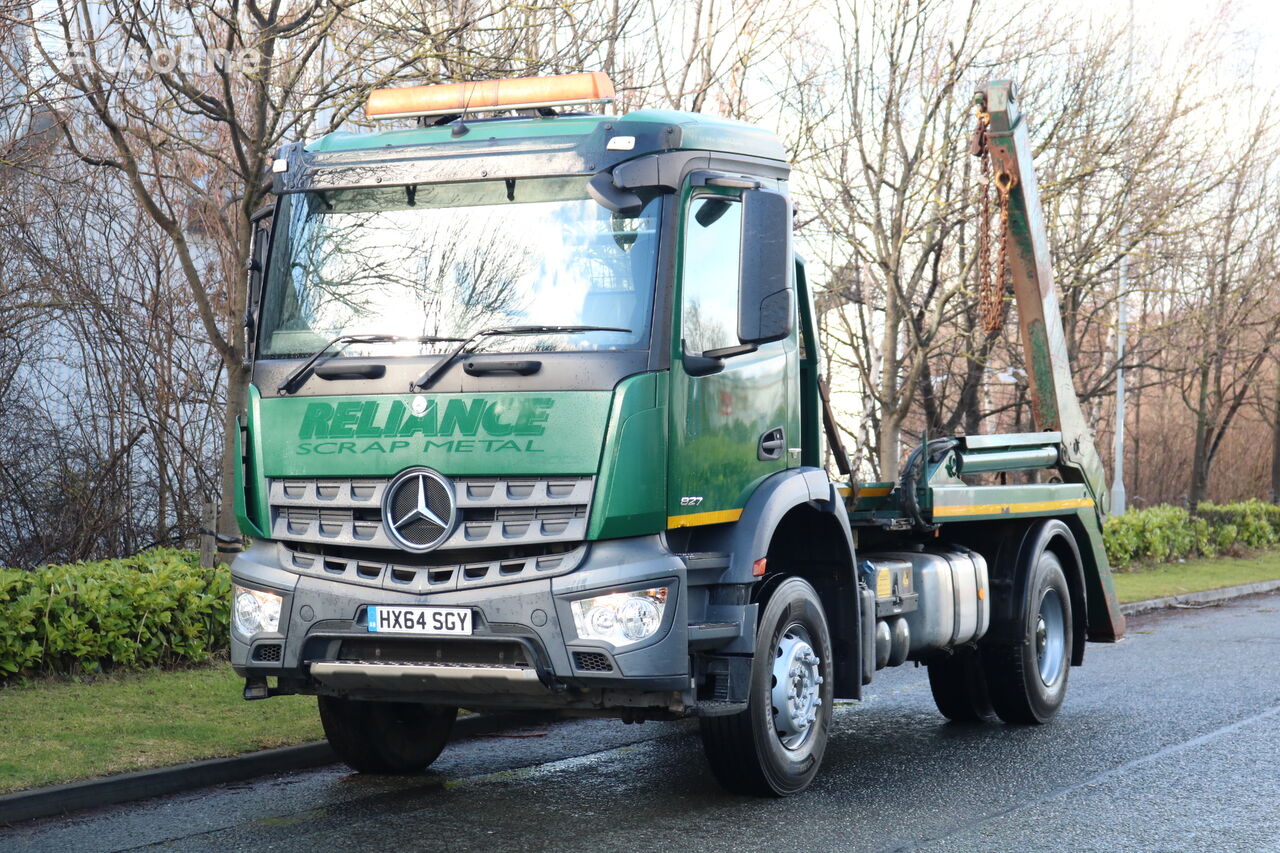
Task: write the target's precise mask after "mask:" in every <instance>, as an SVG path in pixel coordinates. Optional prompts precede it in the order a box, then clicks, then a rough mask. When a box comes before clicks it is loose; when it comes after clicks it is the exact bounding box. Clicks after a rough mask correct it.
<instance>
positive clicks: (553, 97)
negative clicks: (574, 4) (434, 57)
mask: <svg viewBox="0 0 1280 853" xmlns="http://www.w3.org/2000/svg"><path fill="white" fill-rule="evenodd" d="M612 100H613V82H612V81H610V80H609V77H608V75H607V74H603V73H601V72H599V71H592V72H588V73H585V74H561V75H559V76H556V77H524V78H514V79H510V80H482V81H479V82H475V83H444V84H441V85H438V86H409V87H406V88H404V89H374V90H373V91H372V92H370V93H369V103H368V104H367V105H366V106H365V115H367V116H368V117H369V118H371V119H392V118H413V117H416V116H439V115H453V114H456V113H464V112H493V111H498V110H502V111H505V110H520V109H537V108H539V107H563V106H568V105H570V104H604V103H609V102H610V101H612Z"/></svg>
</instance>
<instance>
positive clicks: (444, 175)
mask: <svg viewBox="0 0 1280 853" xmlns="http://www.w3.org/2000/svg"><path fill="white" fill-rule="evenodd" d="M612 94H613V92H612V85H611V84H610V83H609V81H608V80H607V78H605V77H604V76H603V75H600V74H581V75H565V76H561V77H551V78H534V79H526V80H504V81H489V82H486V83H482V84H453V85H446V86H431V87H414V88H408V89H395V90H381V91H378V92H374V93H373V95H372V96H371V97H370V102H369V110H368V112H369V115H370V116H371V117H374V118H387V117H409V116H411V117H416V118H417V122H416V126H415V127H411V128H408V129H398V130H388V131H383V132H378V133H346V132H339V133H331V134H329V135H327V136H324V137H323V138H321V139H319V140H318V141H315V142H312V143H309V144H302V143H295V144H290V145H287V146H285V147H283V148H282V149H281V152H280V155H279V159H277V160H276V161H275V163H274V165H273V175H272V180H273V185H274V186H273V189H274V193H273V196H274V202H273V204H272V205H271V206H270V207H268V208H266V209H264V210H263V211H261V213H260V215H259V216H258V217H256V219H255V223H256V231H255V235H254V250H253V258H252V260H251V262H250V273H249V286H250V309H249V315H248V317H247V318H246V327H247V336H248V342H249V348H250V352H251V357H252V385H251V387H250V390H249V399H248V401H247V414H246V416H245V419H244V422H243V425H242V429H241V430H240V435H239V442H240V443H239V452H240V456H241V459H242V465H241V477H240V480H239V482H238V483H237V484H236V489H235V501H236V508H237V514H238V517H239V520H240V525H241V527H242V529H243V532H244V534H245V535H246V536H247V537H249V538H250V539H251V541H252V545H251V546H250V547H249V548H248V549H247V550H245V551H244V552H242V553H241V554H239V555H238V556H237V557H236V559H235V561H234V564H233V566H232V573H233V578H234V592H233V596H234V601H233V619H232V631H231V640H232V642H231V649H232V653H231V658H232V665H233V667H234V668H235V671H236V672H237V673H238V674H240V675H241V676H243V677H244V678H245V698H247V699H260V698H266V697H269V696H275V695H284V694H310V695H316V696H318V697H319V700H318V701H319V712H320V717H321V720H322V722H323V726H324V730H325V733H326V735H327V737H328V739H329V741H330V743H332V745H333V747H334V749H335V750H336V752H337V753H338V755H339V756H340V757H341V758H342V759H343V760H344V761H346V762H347V763H348V764H349V765H351V766H352V767H353V768H355V769H356V770H359V771H364V772H373V773H406V772H415V771H419V770H421V769H422V768H424V767H426V766H427V765H429V764H430V763H431V762H432V761H433V760H434V759H435V758H436V756H437V755H438V754H439V753H440V751H441V749H442V748H443V747H444V745H445V743H446V741H447V740H448V737H449V733H450V728H451V726H452V724H453V721H454V719H455V716H456V714H457V709H458V708H459V707H465V708H469V709H475V710H478V711H484V710H487V709H493V710H497V709H547V710H556V711H559V712H563V713H565V714H571V715H599V716H607V717H617V718H621V719H622V720H624V721H627V722H640V721H644V720H647V719H661V720H668V719H674V718H679V717H687V716H694V717H697V718H698V719H699V723H700V728H701V734H702V740H703V743H704V745H705V752H706V755H707V757H708V759H709V762H710V765H711V768H712V770H713V771H714V774H715V776H716V777H717V778H718V779H719V780H720V782H721V783H723V784H724V785H725V786H726V787H727V788H729V789H731V790H734V791H741V792H749V793H756V794H763V795H786V794H791V793H795V792H798V791H801V790H803V789H804V788H805V787H806V786H807V785H808V784H809V783H810V781H811V780H812V779H813V777H814V775H815V774H816V772H817V770H818V767H819V765H820V763H821V760H822V756H823V752H824V750H825V748H826V744H827V740H828V730H829V726H830V722H831V714H832V708H833V705H834V702H835V700H836V699H858V698H860V697H861V695H862V692H863V689H864V687H865V686H866V685H867V684H868V683H870V682H871V680H872V678H873V676H874V675H875V673H876V671H877V670H879V669H881V668H883V667H886V666H899V665H902V664H905V663H907V662H913V663H915V664H917V665H919V664H923V665H925V666H926V667H927V669H928V675H929V683H930V685H931V687H932V691H933V695H934V697H935V699H936V701H937V705H938V708H939V710H940V711H941V712H942V713H943V714H944V715H946V716H947V717H948V718H950V719H952V720H957V721H974V722H977V721H986V720H994V719H996V718H997V717H998V718H999V719H1002V720H1004V721H1005V722H1006V723H1014V724H1035V723H1043V722H1046V721H1047V720H1049V719H1050V718H1051V717H1052V716H1053V715H1054V713H1055V712H1056V711H1057V710H1058V708H1059V706H1060V705H1061V703H1062V701H1063V697H1064V693H1065V690H1066V685H1067V678H1068V673H1069V669H1070V667H1071V666H1073V665H1079V664H1080V663H1081V662H1082V660H1083V656H1084V650H1085V642H1086V640H1089V641H1097V642H1112V641H1115V640H1116V639H1118V638H1119V637H1120V636H1121V634H1122V633H1123V630H1124V623H1123V618H1122V616H1121V615H1120V612H1119V608H1118V606H1117V603H1116V599H1115V595H1114V592H1113V589H1112V585H1111V579H1110V573H1109V567H1108V565H1107V560H1106V555H1105V553H1104V551H1103V548H1102V536H1101V528H1100V525H1101V523H1102V521H1103V520H1104V518H1105V512H1106V506H1105V502H1106V489H1105V486H1104V483H1103V472H1102V466H1101V463H1100V461H1099V459H1098V456H1097V452H1096V450H1095V448H1094V444H1093V440H1092V437H1091V435H1090V433H1089V430H1088V428H1087V425H1086V424H1085V422H1084V420H1083V418H1082V417H1081V413H1080V409H1079V405H1078V402H1077V400H1076V397H1075V395H1074V392H1073V390H1072V385H1071V375H1070V371H1069V367H1068V364H1067V359H1066V349H1065V346H1064V342H1063V334H1062V327H1061V320H1060V318H1059V315H1058V309H1057V305H1056V299H1055V296H1054V289H1053V279H1052V274H1051V272H1050V269H1049V264H1048V248H1047V242H1046V239H1045V234H1044V228H1043V224H1042V222H1041V219H1040V206H1039V199H1038V196H1037V190H1036V183H1035V177H1034V173H1033V172H1032V169H1031V162H1030V153H1029V152H1030V147H1029V144H1028V137H1027V129H1026V124H1025V121H1023V120H1022V119H1021V118H1020V117H1019V113H1018V110H1017V103H1016V101H1015V99H1014V91H1013V87H1012V85H1011V84H1010V83H1009V82H1008V81H995V82H992V83H991V84H989V85H988V86H986V87H985V88H984V89H983V91H982V92H980V94H979V114H980V131H979V133H978V137H979V139H978V140H977V142H976V144H975V147H976V148H977V149H981V151H976V152H975V153H982V154H983V155H984V156H985V157H987V158H988V162H989V163H990V164H991V168H992V170H993V178H992V180H993V182H994V184H995V186H996V187H997V188H998V189H999V191H1000V194H1001V195H1000V198H1001V200H1002V207H1003V208H1004V210H1005V211H1006V212H1007V222H1008V230H1007V238H1008V249H1009V253H1008V254H1009V259H1008V272H1009V278H1010V280H1011V282H1012V288H1013V292H1014V296H1015V298H1016V301H1017V305H1018V319H1019V323H1020V326H1021V333H1022V338H1023V342H1024V347H1025V351H1026V356H1027V358H1026V364H1027V371H1028V379H1029V384H1030V386H1031V387H1030V391H1031V397H1032V401H1033V408H1034V413H1035V418H1036V426H1037V429H1038V430H1039V431H1037V432H1033V433H1024V434H1017V435H970V436H957V437H942V438H934V439H932V440H930V441H926V442H925V443H924V444H923V445H922V446H920V447H919V448H917V449H916V450H915V451H914V452H912V454H911V455H910V457H909V458H908V459H907V461H906V463H905V465H904V470H903V474H902V476H901V478H900V479H898V480H897V481H895V482H883V483H859V482H856V480H854V479H853V478H852V477H849V476H848V475H847V471H848V460H847V456H846V455H845V453H844V450H843V449H842V448H841V447H840V445H839V432H838V431H837V430H835V429H834V428H833V427H834V424H833V423H832V415H831V410H830V407H829V406H827V405H826V404H825V403H824V397H825V394H824V390H823V389H824V388H825V385H824V382H823V379H822V377H820V375H819V365H820V363H821V359H820V353H821V352H822V342H821V341H820V340H819V338H818V318H817V317H816V316H815V314H814V299H813V290H812V286H811V284H810V282H809V281H808V280H807V278H806V273H805V265H804V263H803V261H802V259H801V258H800V257H798V256H797V255H796V253H795V251H794V249H793V245H792V203H791V200H790V197H789V195H788V185H789V173H790V169H789V166H788V164H787V160H786V155H785V152H784V149H783V146H782V144H781V142H780V141H779V140H778V138H777V137H776V136H775V135H773V134H772V133H769V132H766V131H764V130H761V129H758V128H755V127H752V126H749V125H746V124H742V123H738V122H732V121H727V120H722V119H718V118H713V117H710V116H706V115H697V114H685V113H679V112H670V111H662V110H643V111H638V112H632V113H629V114H626V115H621V116H614V115H601V114H598V113H592V112H584V111H582V110H583V107H584V105H595V104H600V103H604V102H607V101H608V100H609V98H610V97H611V95H612ZM828 447H830V448H831V449H832V450H833V451H834V454H833V455H834V457H835V464H836V465H837V466H839V467H841V469H842V470H843V471H844V472H845V473H844V474H841V475H840V476H837V477H835V478H834V479H833V477H832V476H830V475H829V474H828V472H827V470H826V469H825V468H824V466H823V460H824V458H826V454H827V453H828V450H827V448H828Z"/></svg>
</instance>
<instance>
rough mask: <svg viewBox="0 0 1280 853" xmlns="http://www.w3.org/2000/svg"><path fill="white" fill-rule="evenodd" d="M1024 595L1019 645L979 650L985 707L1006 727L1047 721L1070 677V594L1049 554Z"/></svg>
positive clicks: (1035, 568)
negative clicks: (988, 705)
mask: <svg viewBox="0 0 1280 853" xmlns="http://www.w3.org/2000/svg"><path fill="white" fill-rule="evenodd" d="M1027 589H1028V597H1027V599H1026V601H1025V602H1023V606H1022V608H1021V610H1022V613H1021V616H1020V623H1021V624H1020V628H1021V630H1020V632H1019V635H1020V636H1019V641H1018V642H1017V643H1015V644H1013V645H1009V644H997V643H993V644H991V645H986V646H984V647H983V648H982V662H983V665H984V670H985V672H986V676H987V686H988V689H989V691H990V694H991V704H992V706H993V707H994V708H995V711H996V713H997V714H999V715H1000V719H1002V720H1004V721H1005V722H1006V723H1033V724H1034V723H1046V722H1048V721H1049V720H1050V719H1052V718H1053V715H1054V714H1056V713H1057V712H1058V709H1059V708H1060V707H1062V700H1063V699H1064V698H1066V695H1067V676H1068V675H1069V674H1070V672H1071V644H1072V632H1071V594H1070V591H1069V590H1068V589H1067V578H1066V574H1065V573H1064V572H1063V570H1062V562H1061V560H1059V559H1058V556H1057V555H1056V554H1054V553H1053V552H1052V551H1044V552H1042V553H1041V554H1040V556H1039V557H1038V558H1037V559H1036V562H1035V565H1034V566H1033V567H1032V569H1031V576H1030V577H1029V578H1028V579H1027Z"/></svg>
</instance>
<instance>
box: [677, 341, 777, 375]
mask: <svg viewBox="0 0 1280 853" xmlns="http://www.w3.org/2000/svg"><path fill="white" fill-rule="evenodd" d="M757 349H759V347H757V346H756V345H755V344H738V345H737V346H731V347H720V348H719V349H709V350H706V351H705V352H703V353H702V354H701V355H694V354H692V353H685V354H684V357H683V360H684V372H685V373H687V374H689V375H690V376H710V375H711V374H712V373H719V372H720V371H721V370H724V360H725V359H726V358H733V357H734V356H735V355H746V354H747V353H749V352H755V351H756V350H757Z"/></svg>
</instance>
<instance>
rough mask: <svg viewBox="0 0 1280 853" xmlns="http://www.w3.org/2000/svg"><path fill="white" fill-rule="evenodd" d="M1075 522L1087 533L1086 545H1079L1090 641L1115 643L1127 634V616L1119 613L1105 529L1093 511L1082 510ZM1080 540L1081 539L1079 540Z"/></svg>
mask: <svg viewBox="0 0 1280 853" xmlns="http://www.w3.org/2000/svg"><path fill="white" fill-rule="evenodd" d="M1076 518H1077V519H1078V520H1079V522H1080V526H1081V527H1082V528H1083V529H1084V531H1085V534H1086V535H1085V537H1084V538H1085V540H1086V541H1084V542H1078V543H1077V544H1079V546H1080V556H1081V557H1082V558H1083V559H1084V564H1085V565H1084V568H1085V572H1084V594H1085V608H1086V610H1087V611H1088V613H1089V639H1090V640H1093V641H1094V642H1103V643H1114V642H1115V641H1116V640H1118V639H1120V637H1121V636H1122V635H1123V634H1124V616H1123V615H1121V611H1120V599H1119V598H1117V597H1116V587H1115V584H1114V583H1113V582H1112V580H1111V566H1110V564H1109V563H1108V562H1107V551H1106V548H1105V547H1104V545H1103V539H1102V527H1101V525H1099V524H1098V514H1097V512H1095V511H1094V510H1092V509H1081V510H1079V511H1077V512H1076ZM1076 538H1077V539H1079V538H1080V537H1078V536H1077V537H1076Z"/></svg>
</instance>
